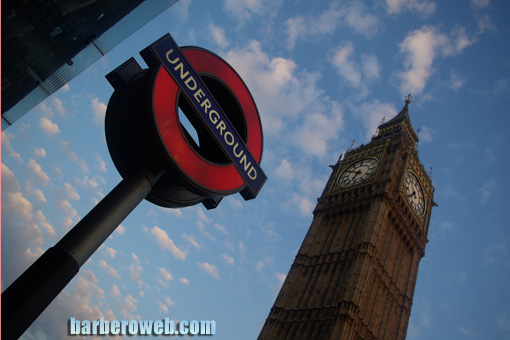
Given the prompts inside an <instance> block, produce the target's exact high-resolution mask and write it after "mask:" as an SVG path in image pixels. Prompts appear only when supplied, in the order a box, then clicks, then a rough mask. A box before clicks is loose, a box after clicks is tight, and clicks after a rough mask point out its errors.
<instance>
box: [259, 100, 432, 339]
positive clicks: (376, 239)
mask: <svg viewBox="0 0 510 340" xmlns="http://www.w3.org/2000/svg"><path fill="white" fill-rule="evenodd" d="M410 99H411V97H410V95H409V96H408V97H407V99H406V102H405V105H404V107H403V108H402V110H401V111H400V113H399V114H397V115H396V116H395V117H394V118H393V119H391V120H390V121H388V122H386V123H384V124H381V125H379V128H378V132H377V133H376V135H375V136H374V137H372V140H371V141H370V143H369V144H367V145H362V146H360V147H358V148H356V149H353V150H349V151H348V152H347V153H346V154H345V156H344V157H343V158H342V157H340V158H341V159H339V161H338V162H337V164H336V165H334V166H332V168H333V172H332V174H331V176H330V178H329V180H328V182H327V184H326V187H325V189H324V192H323V194H322V196H321V197H320V198H319V199H318V203H317V207H316V208H315V210H314V219H313V221H312V224H311V226H310V229H309V230H308V233H307V234H306V237H305V239H304V241H303V244H302V245H301V248H300V249H299V252H298V254H297V255H296V258H295V260H294V263H293V264H292V266H291V268H290V271H289V274H288V275H287V278H286V280H285V282H284V284H283V286H282V288H281V290H280V293H279V294H278V297H277V298H276V301H275V303H274V305H273V308H271V311H270V313H269V316H268V318H267V319H266V322H265V324H264V327H263V328H262V331H261V333H260V335H259V338H258V339H259V340H277V339H282V340H283V339H287V340H290V339H307V340H308V339H310V340H316V339H320V340H333V339H335V340H355V339H365V340H372V339H389V340H397V339H401V340H403V339H405V337H406V332H407V325H408V322H409V316H410V311H411V305H412V300H413V295H414V288H415V285H416V277H417V275H418V265H419V263H420V260H421V258H422V257H423V256H424V254H425V245H426V244H427V234H428V227H429V222H430V214H431V209H432V206H433V205H434V202H433V194H434V187H433V186H432V183H431V179H430V177H429V176H428V175H427V173H426V171H425V170H424V168H423V165H422V164H421V163H420V160H419V158H418V151H417V149H416V145H417V142H418V136H417V135H416V133H415V132H414V130H413V128H412V126H411V121H410V119H409V112H408V108H409V103H410Z"/></svg>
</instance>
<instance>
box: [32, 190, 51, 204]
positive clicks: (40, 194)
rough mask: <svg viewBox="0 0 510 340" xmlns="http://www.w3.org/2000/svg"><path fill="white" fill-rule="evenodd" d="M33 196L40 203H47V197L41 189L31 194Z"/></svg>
mask: <svg viewBox="0 0 510 340" xmlns="http://www.w3.org/2000/svg"><path fill="white" fill-rule="evenodd" d="M30 194H31V195H32V196H34V197H35V198H36V199H37V200H38V201H39V202H41V203H46V202H47V201H46V196H44V193H43V192H42V191H41V190H39V189H34V190H33V191H31V193H30Z"/></svg>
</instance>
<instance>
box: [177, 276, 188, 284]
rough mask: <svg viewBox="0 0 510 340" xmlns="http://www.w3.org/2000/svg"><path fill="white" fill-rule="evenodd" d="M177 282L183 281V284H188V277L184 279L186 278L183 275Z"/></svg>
mask: <svg viewBox="0 0 510 340" xmlns="http://www.w3.org/2000/svg"><path fill="white" fill-rule="evenodd" d="M179 282H180V283H183V284H185V285H189V281H188V279H186V278H184V277H181V278H180V279H179Z"/></svg>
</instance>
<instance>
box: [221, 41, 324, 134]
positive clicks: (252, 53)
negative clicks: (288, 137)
mask: <svg viewBox="0 0 510 340" xmlns="http://www.w3.org/2000/svg"><path fill="white" fill-rule="evenodd" d="M226 59H227V61H228V62H229V63H230V64H231V65H233V67H234V68H235V69H236V70H237V71H238V72H239V74H240V75H241V77H243V79H244V81H245V82H246V84H247V85H248V88H249V89H250V91H251V93H252V94H253V97H254V99H255V102H256V103H257V106H258V108H259V112H260V115H261V119H262V125H263V127H264V134H265V135H266V136H273V135H278V134H279V133H281V131H282V130H283V129H284V128H286V127H288V126H293V125H295V122H296V121H299V118H300V117H301V115H304V114H305V113H304V111H303V110H305V109H308V107H315V108H317V107H322V106H324V105H326V106H331V101H329V100H328V99H327V98H323V97H321V96H322V94H323V91H322V90H320V89H318V88H317V82H318V79H319V75H318V74H315V73H308V72H305V71H299V72H298V70H297V67H296V64H295V62H294V61H293V60H290V59H285V58H282V57H275V58H270V57H269V56H268V55H267V54H266V53H264V52H263V51H262V49H261V44H260V42H258V41H255V40H252V41H250V42H249V43H248V45H247V46H245V47H244V48H242V49H234V50H230V51H229V52H228V53H227V56H226Z"/></svg>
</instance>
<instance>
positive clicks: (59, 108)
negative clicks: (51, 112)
mask: <svg viewBox="0 0 510 340" xmlns="http://www.w3.org/2000/svg"><path fill="white" fill-rule="evenodd" d="M53 105H54V107H55V111H57V113H58V114H59V115H61V116H64V115H65V114H66V110H65V109H64V106H63V105H62V100H61V99H60V98H58V97H54V98H53Z"/></svg>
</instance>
